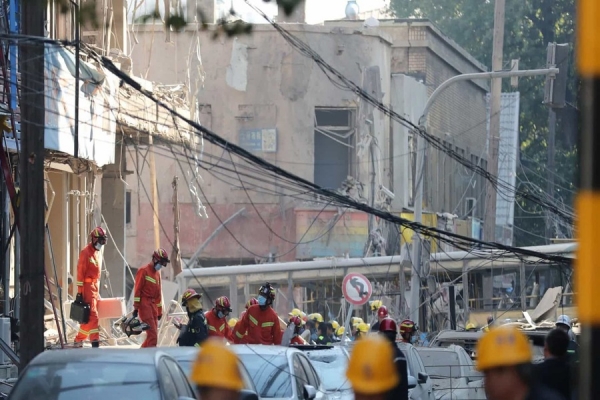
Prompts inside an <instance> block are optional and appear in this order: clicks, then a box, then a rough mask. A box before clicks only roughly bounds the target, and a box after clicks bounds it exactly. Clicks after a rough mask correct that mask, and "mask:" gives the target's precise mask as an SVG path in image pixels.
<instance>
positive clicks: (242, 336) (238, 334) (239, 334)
mask: <svg viewBox="0 0 600 400" xmlns="http://www.w3.org/2000/svg"><path fill="white" fill-rule="evenodd" d="M235 336H237V337H239V338H240V339H243V338H244V335H242V334H241V333H239V332H236V333H235Z"/></svg>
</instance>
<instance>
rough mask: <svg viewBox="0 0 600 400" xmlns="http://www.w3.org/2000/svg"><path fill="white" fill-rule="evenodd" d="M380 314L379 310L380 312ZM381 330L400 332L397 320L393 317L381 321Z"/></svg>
mask: <svg viewBox="0 0 600 400" xmlns="http://www.w3.org/2000/svg"><path fill="white" fill-rule="evenodd" d="M378 314H379V312H378ZM379 332H394V333H398V325H396V321H394V320H393V319H391V318H384V319H383V320H381V322H380V323H379Z"/></svg>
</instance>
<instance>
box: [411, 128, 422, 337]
mask: <svg viewBox="0 0 600 400" xmlns="http://www.w3.org/2000/svg"><path fill="white" fill-rule="evenodd" d="M424 168H425V139H424V138H423V136H422V135H419V136H417V168H416V171H417V174H416V175H417V176H416V177H415V178H416V183H415V192H414V196H413V198H414V211H415V215H414V217H415V218H414V221H415V222H417V223H419V224H420V223H421V221H422V219H423V179H424V177H423V175H424ZM412 246H413V248H412V256H411V262H412V268H411V278H410V302H409V307H410V316H411V319H413V320H415V321H416V322H417V325H419V326H420V325H421V324H420V323H421V321H419V319H420V317H419V316H420V313H419V304H420V303H421V238H420V237H419V234H418V233H417V232H415V231H413V235H412Z"/></svg>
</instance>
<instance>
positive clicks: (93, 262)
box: [90, 257, 98, 265]
mask: <svg viewBox="0 0 600 400" xmlns="http://www.w3.org/2000/svg"><path fill="white" fill-rule="evenodd" d="M90 262H91V263H92V264H94V265H98V263H97V262H96V259H95V258H94V257H90Z"/></svg>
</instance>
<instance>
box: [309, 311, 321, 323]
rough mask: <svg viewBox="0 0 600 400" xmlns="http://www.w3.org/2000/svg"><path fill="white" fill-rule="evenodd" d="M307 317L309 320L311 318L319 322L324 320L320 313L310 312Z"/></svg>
mask: <svg viewBox="0 0 600 400" xmlns="http://www.w3.org/2000/svg"><path fill="white" fill-rule="evenodd" d="M308 319H310V320H312V321H317V322H319V323H321V322H323V321H324V320H323V316H322V315H321V314H319V313H313V314H310V315H309V316H308Z"/></svg>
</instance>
